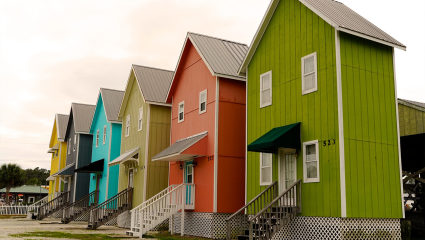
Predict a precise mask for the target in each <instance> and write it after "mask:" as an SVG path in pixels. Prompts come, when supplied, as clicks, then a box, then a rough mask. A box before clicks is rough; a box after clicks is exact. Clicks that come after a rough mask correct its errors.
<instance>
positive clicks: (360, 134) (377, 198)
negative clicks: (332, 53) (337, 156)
mask: <svg viewBox="0 0 425 240" xmlns="http://www.w3.org/2000/svg"><path fill="white" fill-rule="evenodd" d="M340 43H341V74H342V96H343V112H344V140H345V166H346V171H345V174H346V198H347V217H367V218H401V217H402V203H401V195H400V171H399V159H398V156H399V155H398V145H397V144H398V143H397V122H396V106H395V94H394V93H395V92H394V75H393V74H394V71H393V56H392V48H390V47H388V46H384V45H381V44H377V43H374V42H371V41H369V40H365V39H362V38H358V37H355V36H352V35H348V34H345V33H340Z"/></svg>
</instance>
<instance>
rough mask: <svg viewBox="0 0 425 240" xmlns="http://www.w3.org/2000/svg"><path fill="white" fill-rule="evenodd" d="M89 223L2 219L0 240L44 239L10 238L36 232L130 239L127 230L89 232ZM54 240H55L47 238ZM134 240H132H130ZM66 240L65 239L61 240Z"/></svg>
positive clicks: (108, 227)
mask: <svg viewBox="0 0 425 240" xmlns="http://www.w3.org/2000/svg"><path fill="white" fill-rule="evenodd" d="M86 228H87V222H71V223H69V224H61V223H60V220H58V219H45V220H42V221H35V220H30V219H26V218H11V219H0V239H21V240H22V239H42V238H37V237H25V238H15V237H11V236H9V234H19V233H25V232H34V231H54V232H68V233H74V234H75V233H84V234H116V235H118V236H122V237H123V239H124V238H125V239H129V238H128V236H127V237H126V235H125V232H126V229H122V228H118V227H111V226H101V227H100V228H98V229H97V230H87V229H86ZM46 239H48V240H53V239H54V238H46ZM130 239H132V238H130ZM61 240H64V238H61Z"/></svg>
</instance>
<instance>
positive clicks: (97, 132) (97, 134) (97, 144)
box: [96, 130, 99, 147]
mask: <svg viewBox="0 0 425 240" xmlns="http://www.w3.org/2000/svg"><path fill="white" fill-rule="evenodd" d="M98 146H99V130H97V131H96V147H98Z"/></svg>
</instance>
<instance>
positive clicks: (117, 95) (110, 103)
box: [100, 88, 124, 122]
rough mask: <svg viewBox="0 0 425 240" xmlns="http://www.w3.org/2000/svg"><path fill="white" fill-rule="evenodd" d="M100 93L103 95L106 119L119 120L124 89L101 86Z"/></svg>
mask: <svg viewBox="0 0 425 240" xmlns="http://www.w3.org/2000/svg"><path fill="white" fill-rule="evenodd" d="M100 94H101V95H102V101H103V106H104V108H105V113H106V119H107V120H108V121H109V122H118V121H119V120H118V114H119V112H120V106H121V103H122V99H123V97H124V91H119V90H113V89H107V88H101V89H100Z"/></svg>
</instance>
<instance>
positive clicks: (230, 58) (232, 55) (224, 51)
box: [167, 32, 248, 101]
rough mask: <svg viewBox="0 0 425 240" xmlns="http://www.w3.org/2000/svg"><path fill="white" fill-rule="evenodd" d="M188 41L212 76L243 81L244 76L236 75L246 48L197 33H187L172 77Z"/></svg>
mask: <svg viewBox="0 0 425 240" xmlns="http://www.w3.org/2000/svg"><path fill="white" fill-rule="evenodd" d="M188 40H189V41H190V42H191V43H192V45H193V46H194V47H195V49H196V51H197V52H198V54H199V55H200V56H201V58H202V60H203V61H204V63H205V65H206V66H207V67H208V69H209V70H210V72H211V74H212V75H213V76H218V77H225V78H230V79H235V80H241V81H245V80H246V79H245V75H244V74H242V75H240V74H239V73H238V70H239V66H240V65H241V63H242V61H243V60H244V58H245V54H246V53H247V51H248V46H247V45H246V44H243V43H237V42H233V41H229V40H224V39H220V38H216V37H211V36H207V35H202V34H198V33H192V32H188V33H187V36H186V39H185V42H184V44H183V48H182V50H181V53H180V57H179V60H178V62H177V66H176V70H175V73H174V76H173V83H174V79H175V78H176V74H177V73H178V70H179V66H180V61H181V59H182V57H183V54H184V51H185V49H186V45H187V42H188ZM173 83H172V84H171V86H170V89H169V90H168V94H167V100H168V101H170V96H169V95H170V92H171V91H172V89H171V88H172V86H173Z"/></svg>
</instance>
